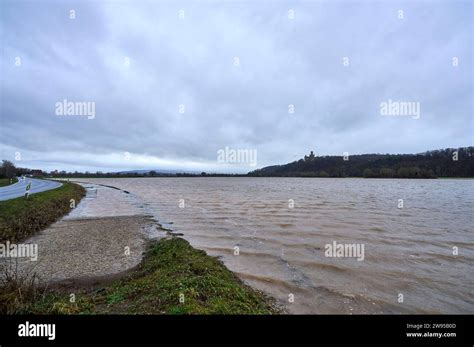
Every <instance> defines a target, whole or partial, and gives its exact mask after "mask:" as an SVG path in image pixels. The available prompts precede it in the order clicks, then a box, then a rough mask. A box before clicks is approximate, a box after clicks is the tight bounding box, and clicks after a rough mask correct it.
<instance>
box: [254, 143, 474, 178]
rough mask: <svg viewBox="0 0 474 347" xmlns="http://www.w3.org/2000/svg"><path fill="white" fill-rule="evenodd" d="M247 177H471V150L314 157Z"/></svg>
mask: <svg viewBox="0 0 474 347" xmlns="http://www.w3.org/2000/svg"><path fill="white" fill-rule="evenodd" d="M248 175H249V176H266V177H268V176H276V177H381V178H392V177H393V178H436V177H474V147H462V148H447V149H441V150H435V151H428V152H425V153H419V154H361V155H349V156H348V157H346V158H345V157H343V156H321V157H320V156H314V154H313V152H311V153H310V155H309V156H305V157H304V159H300V160H298V161H294V162H292V163H289V164H286V165H274V166H267V167H264V168H262V169H259V170H255V171H252V172H249V173H248Z"/></svg>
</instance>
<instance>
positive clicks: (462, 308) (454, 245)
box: [80, 177, 474, 314]
mask: <svg viewBox="0 0 474 347" xmlns="http://www.w3.org/2000/svg"><path fill="white" fill-rule="evenodd" d="M80 181H87V182H92V183H100V184H107V185H111V186H115V187H118V188H121V189H125V190H127V191H129V192H130V193H131V194H130V199H131V200H132V201H133V205H134V208H133V211H132V210H131V214H134V213H136V211H135V208H138V209H139V210H141V211H143V213H146V214H151V215H153V216H154V217H155V218H156V219H157V220H159V221H160V222H161V223H164V224H165V225H166V226H168V227H171V228H172V229H173V230H174V231H176V232H179V233H183V234H184V236H183V237H184V238H185V239H187V240H188V241H190V242H191V244H192V245H193V246H194V247H197V248H200V249H203V250H205V251H206V252H207V253H208V254H210V255H215V256H219V257H221V259H222V260H223V262H224V263H225V265H226V266H227V267H228V268H229V269H230V270H232V271H234V272H235V273H236V274H237V275H238V276H239V277H240V278H241V279H243V280H244V281H245V282H246V283H248V284H249V285H251V286H253V287H255V288H257V289H260V290H262V291H264V292H266V293H268V294H269V295H271V296H273V297H275V298H276V299H277V300H278V301H279V302H280V303H281V304H282V305H284V306H285V308H286V309H287V310H288V311H289V312H290V313H355V314H357V313H473V312H474V295H473V294H474V230H473V229H474V210H473V206H474V180H455V179H438V180H398V179H355V178H354V179H353V178H348V179H333V178H308V179H305V178H247V177H245V178H239V177H236V178H227V177H225V178H121V179H80ZM110 206H111V207H112V208H113V206H114V204H113V203H112V202H111V204H110ZM334 242H336V244H355V245H357V246H358V247H359V248H358V249H359V250H361V249H363V251H364V252H363V257H361V256H360V255H361V254H360V253H359V254H358V255H359V257H358V258H357V257H355V256H354V254H352V256H351V254H350V253H343V254H339V255H344V256H341V257H330V256H327V255H328V254H327V252H326V250H327V247H326V245H328V244H330V245H332V244H333V243H334ZM361 246H363V248H361ZM348 255H349V256H348Z"/></svg>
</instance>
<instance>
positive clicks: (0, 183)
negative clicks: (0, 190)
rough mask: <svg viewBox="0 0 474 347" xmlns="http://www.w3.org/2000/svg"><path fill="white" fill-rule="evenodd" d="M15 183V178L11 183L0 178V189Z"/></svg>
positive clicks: (7, 179)
mask: <svg viewBox="0 0 474 347" xmlns="http://www.w3.org/2000/svg"><path fill="white" fill-rule="evenodd" d="M16 181H17V179H16V178H14V179H13V181H12V180H11V179H10V178H0V187H5V186H8V185H10V184H13V183H15V182H16Z"/></svg>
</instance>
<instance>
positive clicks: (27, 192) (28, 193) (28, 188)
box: [25, 182, 31, 199]
mask: <svg viewBox="0 0 474 347" xmlns="http://www.w3.org/2000/svg"><path fill="white" fill-rule="evenodd" d="M30 188H31V182H29V183H28V185H27V186H26V190H25V198H27V199H28V197H29V196H30Z"/></svg>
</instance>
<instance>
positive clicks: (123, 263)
mask: <svg viewBox="0 0 474 347" xmlns="http://www.w3.org/2000/svg"><path fill="white" fill-rule="evenodd" d="M83 186H85V188H86V189H87V195H86V197H85V198H84V199H83V200H82V201H81V203H80V204H79V205H78V206H77V207H76V208H75V209H74V210H72V212H71V213H70V214H68V215H67V216H64V217H63V218H62V219H61V220H59V221H58V222H56V223H54V224H52V225H51V226H49V227H48V228H46V229H45V230H43V231H41V232H39V233H37V234H35V235H34V236H32V237H30V238H28V239H27V240H25V241H23V242H22V243H24V244H36V245H37V247H38V259H37V260H36V261H32V260H30V259H29V258H17V259H14V260H7V261H10V262H11V263H10V264H9V266H12V267H14V268H17V269H18V270H17V271H18V272H19V273H20V274H22V275H26V274H28V275H32V274H35V275H36V276H37V278H38V281H39V282H40V283H43V284H52V283H54V282H63V281H71V280H73V281H76V280H81V281H83V280H86V281H88V280H93V279H94V278H98V277H104V276H105V277H108V276H112V277H116V275H117V274H120V273H126V272H127V271H128V270H130V269H132V268H134V267H136V266H137V265H138V264H139V263H140V262H141V260H142V259H143V255H144V253H145V251H146V248H147V245H148V241H149V240H151V239H153V238H154V239H156V238H157V237H159V236H160V235H159V234H157V233H156V231H157V229H158V228H157V225H156V222H154V221H153V220H151V218H150V217H149V216H146V215H144V214H138V211H137V209H136V207H134V206H133V205H131V204H130V201H129V200H128V199H127V196H126V193H125V192H123V191H117V190H116V189H112V188H110V187H103V186H97V185H93V186H91V185H86V184H83ZM110 205H112V207H113V208H110V209H109V208H108V207H111V206H110ZM117 207H118V208H117ZM105 211H107V213H104V212H105ZM127 214H130V215H127ZM163 235H164V233H163ZM4 261H5V260H4Z"/></svg>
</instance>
